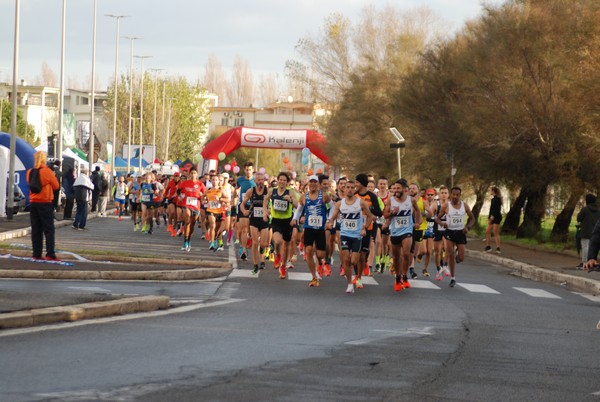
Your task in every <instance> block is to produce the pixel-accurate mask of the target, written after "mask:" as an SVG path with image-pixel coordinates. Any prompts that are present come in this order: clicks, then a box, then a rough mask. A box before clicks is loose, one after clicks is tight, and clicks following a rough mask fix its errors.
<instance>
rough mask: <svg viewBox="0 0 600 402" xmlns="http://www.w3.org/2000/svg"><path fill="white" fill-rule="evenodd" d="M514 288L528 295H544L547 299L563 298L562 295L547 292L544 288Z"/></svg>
mask: <svg viewBox="0 0 600 402" xmlns="http://www.w3.org/2000/svg"><path fill="white" fill-rule="evenodd" d="M513 289H515V290H518V291H519V292H523V293H525V294H526V295H528V296H531V297H542V298H545V299H562V297H560V296H557V295H555V294H552V293H550V292H547V291H545V290H543V289H534V288H513Z"/></svg>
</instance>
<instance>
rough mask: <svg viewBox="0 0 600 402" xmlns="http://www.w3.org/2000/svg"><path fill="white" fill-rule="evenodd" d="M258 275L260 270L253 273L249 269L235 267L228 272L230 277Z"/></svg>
mask: <svg viewBox="0 0 600 402" xmlns="http://www.w3.org/2000/svg"><path fill="white" fill-rule="evenodd" d="M259 275H260V271H259V273H258V274H256V275H255V274H253V273H252V270H251V269H236V268H234V269H233V271H231V273H230V274H229V277H230V278H258V276H259Z"/></svg>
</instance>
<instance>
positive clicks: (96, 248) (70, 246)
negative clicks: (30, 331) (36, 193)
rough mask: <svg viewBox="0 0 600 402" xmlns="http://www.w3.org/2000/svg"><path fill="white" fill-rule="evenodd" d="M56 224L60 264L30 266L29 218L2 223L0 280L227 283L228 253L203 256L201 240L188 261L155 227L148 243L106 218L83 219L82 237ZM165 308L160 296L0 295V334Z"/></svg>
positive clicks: (128, 226) (176, 241)
mask: <svg viewBox="0 0 600 402" xmlns="http://www.w3.org/2000/svg"><path fill="white" fill-rule="evenodd" d="M60 218H61V216H60V215H59V220H57V221H56V222H55V227H56V250H57V254H58V257H59V258H60V259H61V260H62V262H61V263H60V264H56V263H51V262H45V261H42V262H40V261H33V260H31V258H30V257H31V237H30V227H29V219H30V218H29V214H27V213H24V214H21V213H19V214H18V215H15V216H14V217H13V220H12V221H8V220H7V219H6V218H0V278H19V279H22V278H26V279H74V280H94V279H95V280H100V279H101V280H198V279H210V278H215V277H220V276H225V275H227V274H228V273H229V272H230V270H231V264H230V263H229V262H228V253H227V251H221V252H219V253H215V252H212V251H209V250H208V247H207V246H206V247H205V245H206V244H205V242H204V241H202V240H200V239H198V240H196V241H192V250H191V251H190V252H189V253H187V252H184V251H181V250H180V247H181V243H182V239H181V238H180V237H175V238H173V237H171V235H170V234H168V233H167V232H166V229H165V227H164V226H163V225H161V226H160V227H158V228H157V227H156V226H155V229H154V234H152V235H146V234H142V233H140V232H139V231H138V232H134V231H133V224H132V221H131V220H130V218H129V217H124V218H123V221H118V219H117V217H116V216H115V215H114V212H113V215H109V216H107V217H104V218H103V217H97V214H89V215H88V222H87V229H88V230H84V231H77V230H73V229H72V228H71V224H72V221H70V220H67V221H62V220H60ZM200 246H202V247H200ZM0 285H1V280H0ZM0 289H2V288H1V287H0ZM58 306H63V307H60V308H58ZM168 307H169V298H168V297H165V296H144V297H142V298H140V297H134V298H132V297H119V296H106V295H90V294H68V295H67V294H52V293H30V292H14V291H5V290H0V329H5V328H17V327H24V326H31V325H38V324H42V323H46V324H47V323H51V322H60V321H74V320H80V319H86V318H92V317H100V316H107V315H115V314H125V313H133V312H141V311H150V310H156V309H162V308H168Z"/></svg>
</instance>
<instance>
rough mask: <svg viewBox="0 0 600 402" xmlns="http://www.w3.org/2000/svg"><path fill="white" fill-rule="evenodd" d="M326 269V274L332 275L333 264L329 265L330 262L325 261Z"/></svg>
mask: <svg viewBox="0 0 600 402" xmlns="http://www.w3.org/2000/svg"><path fill="white" fill-rule="evenodd" d="M324 269H325V276H331V265H329V264H328V263H325V266H324Z"/></svg>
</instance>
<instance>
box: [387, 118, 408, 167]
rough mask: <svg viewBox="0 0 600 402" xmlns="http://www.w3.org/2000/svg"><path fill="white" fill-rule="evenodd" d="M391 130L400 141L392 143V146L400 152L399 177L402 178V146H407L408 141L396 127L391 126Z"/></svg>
mask: <svg viewBox="0 0 600 402" xmlns="http://www.w3.org/2000/svg"><path fill="white" fill-rule="evenodd" d="M390 132H391V133H392V135H393V136H394V138H396V139H397V140H398V142H397V143H396V144H390V148H396V151H397V152H398V178H399V179H401V178H402V162H401V156H400V148H404V147H405V146H406V141H405V140H404V137H403V136H402V134H400V132H399V131H398V130H397V129H396V127H391V128H390Z"/></svg>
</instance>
